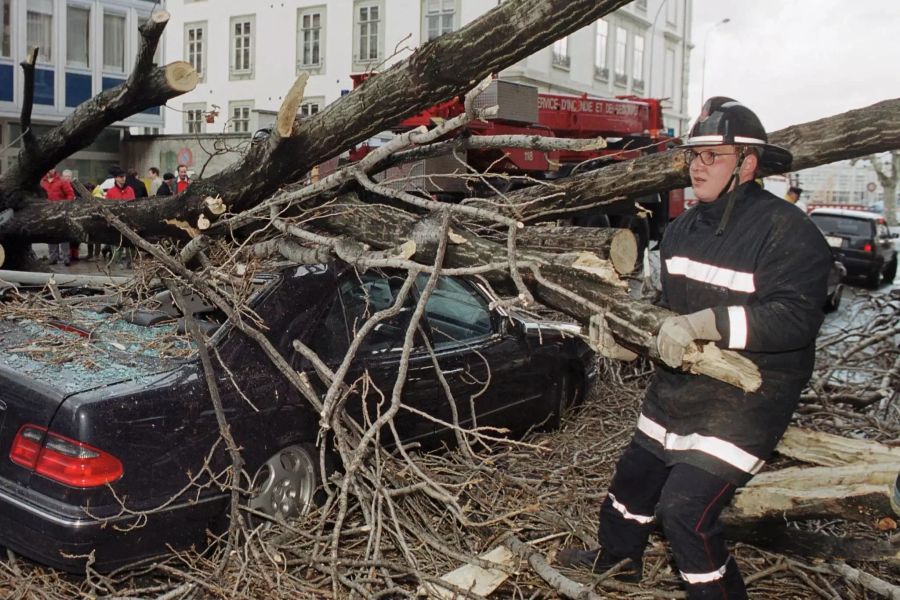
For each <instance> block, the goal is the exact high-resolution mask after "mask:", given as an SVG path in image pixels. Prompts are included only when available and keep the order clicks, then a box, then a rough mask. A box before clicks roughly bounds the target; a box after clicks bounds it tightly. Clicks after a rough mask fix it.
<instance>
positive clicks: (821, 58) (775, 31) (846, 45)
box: [688, 0, 900, 131]
mask: <svg viewBox="0 0 900 600" xmlns="http://www.w3.org/2000/svg"><path fill="white" fill-rule="evenodd" d="M693 7H694V23H693V42H694V50H693V53H692V56H691V82H690V88H689V105H688V108H689V110H688V113H689V114H690V115H691V119H692V120H693V119H694V118H695V117H696V115H697V114H698V113H699V112H700V105H701V100H700V86H701V80H702V77H703V71H702V65H703V51H704V46H705V47H706V52H707V57H706V81H705V91H704V93H705V95H706V96H707V97H709V96H714V95H719V96H730V97H732V98H735V99H737V100H740V101H741V102H743V103H744V104H746V105H747V106H748V107H750V108H751V109H752V110H753V111H754V112H756V114H757V115H759V117H760V119H761V120H762V122H763V125H765V127H766V129H767V130H768V131H773V130H776V129H781V128H782V127H786V126H788V125H793V124H796V123H802V122H805V121H811V120H814V119H818V118H821V117H827V116H831V115H835V114H838V113H841V112H844V111H846V110H849V109H852V108H861V107H864V106H868V105H870V104H874V103H875V102H877V101H879V100H886V99H890V98H898V97H900V0H743V1H737V0H694V2H693ZM725 18H729V19H730V22H729V23H726V24H724V25H716V24H717V23H720V22H721V21H722V20H723V19H725ZM712 27H715V29H711V28H712ZM707 32H709V34H708V38H707ZM704 42H705V43H704Z"/></svg>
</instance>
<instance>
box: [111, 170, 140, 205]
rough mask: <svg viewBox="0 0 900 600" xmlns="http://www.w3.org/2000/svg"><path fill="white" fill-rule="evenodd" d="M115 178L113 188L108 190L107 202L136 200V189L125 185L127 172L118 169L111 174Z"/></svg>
mask: <svg viewBox="0 0 900 600" xmlns="http://www.w3.org/2000/svg"><path fill="white" fill-rule="evenodd" d="M110 174H111V175H112V176H113V181H114V183H113V186H112V187H111V188H109V189H108V190H106V199H107V200H134V198H135V196H134V189H133V188H132V187H131V186H129V185H128V184H126V183H125V171H123V170H121V169H116V170H115V171H112V173H110Z"/></svg>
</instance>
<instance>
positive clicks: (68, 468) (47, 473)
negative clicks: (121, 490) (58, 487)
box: [9, 425, 124, 488]
mask: <svg viewBox="0 0 900 600" xmlns="http://www.w3.org/2000/svg"><path fill="white" fill-rule="evenodd" d="M9 459H10V460H11V461H13V462H14V463H16V464H17V465H20V466H23V467H25V468H26V469H29V470H31V471H34V472H36V473H39V474H40V475H43V476H44V477H47V478H49V479H52V480H53V481H58V482H59V483H64V484H65V485H69V486H72V487H79V488H87V487H97V486H101V485H105V484H107V483H109V482H112V481H115V480H116V479H118V478H119V477H121V476H122V473H123V472H124V469H123V468H122V462H121V461H120V460H119V459H118V458H116V457H115V456H113V455H112V454H109V453H108V452H104V451H103V450H100V449H98V448H94V447H93V446H89V445H87V444H84V443H82V442H78V441H76V440H72V439H69V438H67V437H63V436H61V435H58V434H56V433H52V432H50V431H47V429H46V428H45V427H38V426H36V425H23V426H22V428H21V429H19V433H17V434H16V437H15V439H14V440H13V444H12V449H11V450H10V451H9Z"/></svg>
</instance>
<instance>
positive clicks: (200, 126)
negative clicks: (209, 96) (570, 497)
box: [184, 103, 206, 133]
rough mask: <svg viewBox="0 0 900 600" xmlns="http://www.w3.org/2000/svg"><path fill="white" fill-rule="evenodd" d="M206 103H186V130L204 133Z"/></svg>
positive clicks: (186, 131)
mask: <svg viewBox="0 0 900 600" xmlns="http://www.w3.org/2000/svg"><path fill="white" fill-rule="evenodd" d="M205 121H206V104H205V103H200V104H185V105H184V132H185V133H203V132H204V131H205V130H206V126H205Z"/></svg>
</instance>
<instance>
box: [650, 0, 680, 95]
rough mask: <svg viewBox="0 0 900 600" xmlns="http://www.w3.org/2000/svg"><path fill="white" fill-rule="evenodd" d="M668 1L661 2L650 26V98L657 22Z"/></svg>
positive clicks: (664, 91)
mask: <svg viewBox="0 0 900 600" xmlns="http://www.w3.org/2000/svg"><path fill="white" fill-rule="evenodd" d="M668 1H669V0H662V2H660V3H659V7H658V8H657V9H656V15H655V16H654V17H653V24H652V25H651V26H650V69H649V70H650V75H649V77H648V79H649V81H648V82H647V97H648V98H653V49H654V48H655V47H656V22H657V21H659V15H660V13H661V12H662V9H663V7H664V6H665V5H666V2H668ZM682 33H683V32H682ZM663 68H665V66H663ZM663 93H664V94H665V93H666V90H663Z"/></svg>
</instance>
